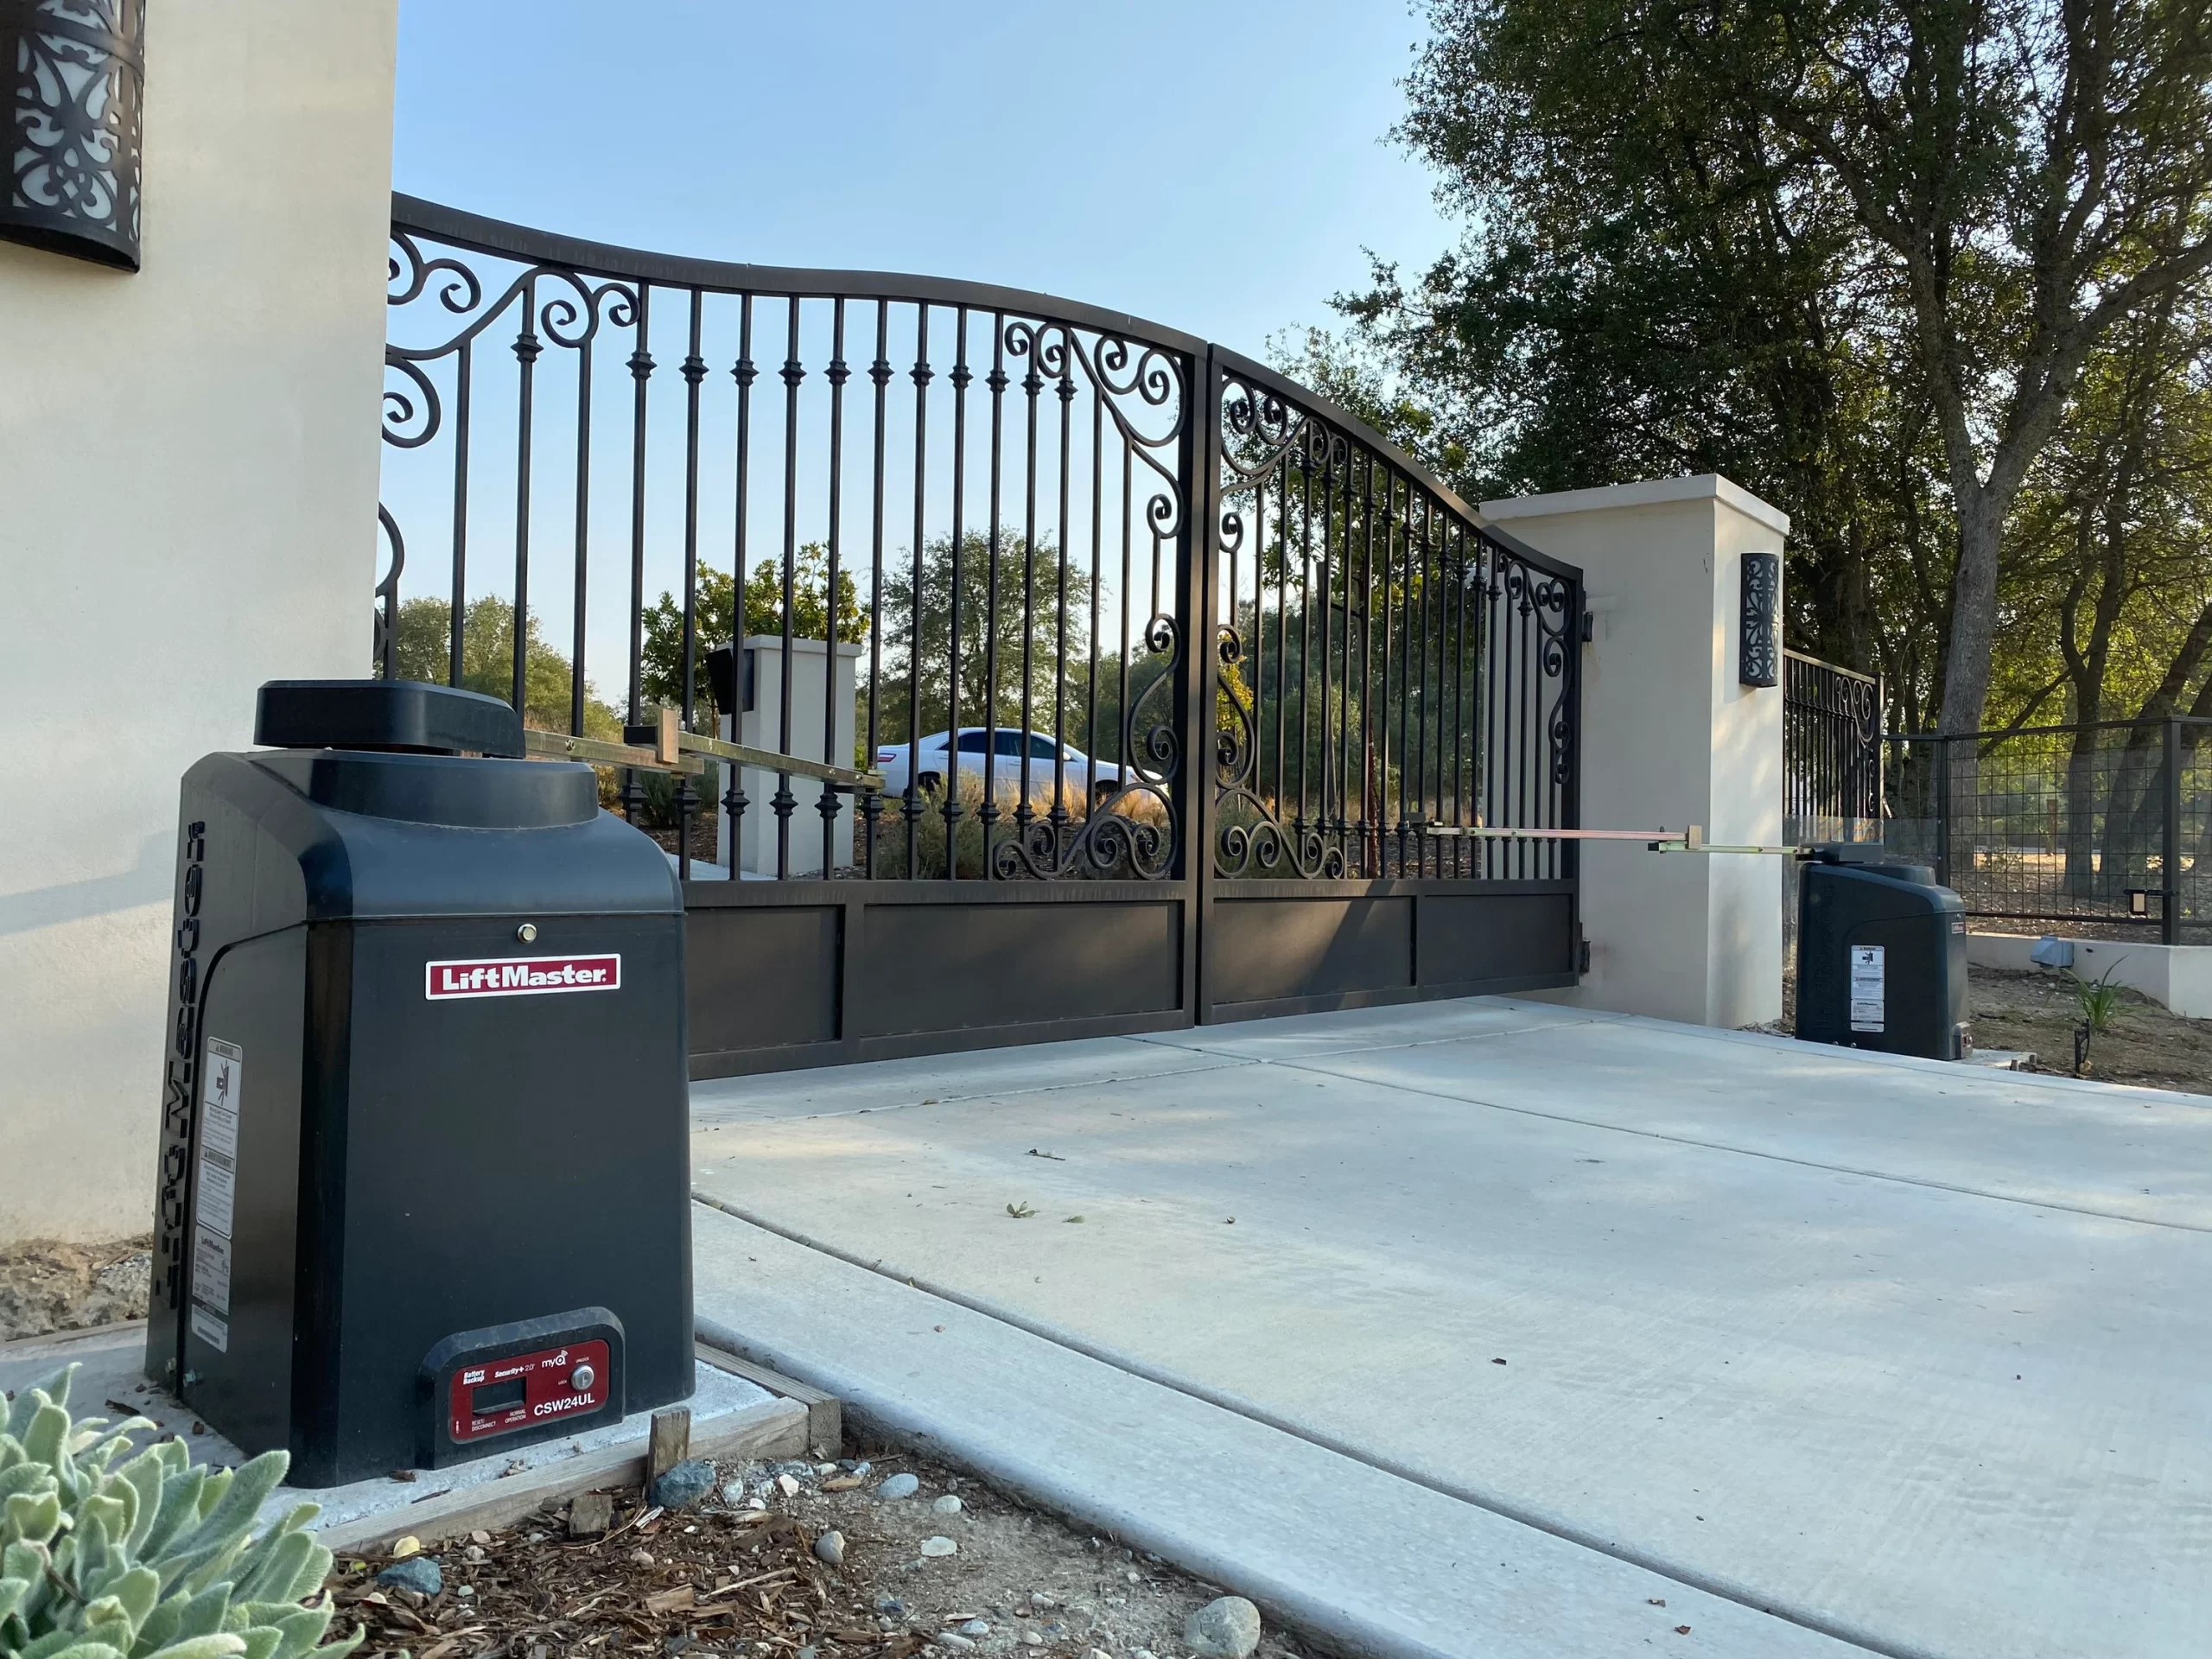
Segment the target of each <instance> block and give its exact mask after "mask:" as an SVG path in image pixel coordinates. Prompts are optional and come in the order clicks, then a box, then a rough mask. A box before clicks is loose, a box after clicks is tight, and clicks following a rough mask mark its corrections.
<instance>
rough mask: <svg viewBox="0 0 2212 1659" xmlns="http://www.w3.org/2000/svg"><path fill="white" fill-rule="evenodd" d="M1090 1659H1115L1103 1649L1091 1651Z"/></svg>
mask: <svg viewBox="0 0 2212 1659" xmlns="http://www.w3.org/2000/svg"><path fill="white" fill-rule="evenodd" d="M1090 1659H1114V1656H1113V1655H1112V1654H1110V1653H1108V1652H1107V1651H1106V1650H1105V1649H1103V1648H1093V1649H1091V1650H1090Z"/></svg>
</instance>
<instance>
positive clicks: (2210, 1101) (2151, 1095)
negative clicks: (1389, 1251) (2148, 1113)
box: [1497, 996, 2212, 1109]
mask: <svg viewBox="0 0 2212 1659" xmlns="http://www.w3.org/2000/svg"><path fill="white" fill-rule="evenodd" d="M1497 1000H1498V1001H1501V1002H1529V1003H1531V1004H1532V1006H1534V1007H1540V1008H1547V1007H1559V1006H1560V1004H1557V1003H1551V1002H1535V1001H1534V1000H1533V999H1531V998H1527V997H1517V996H1501V997H1499V998H1498V999H1497ZM1565 1006H1567V1007H1573V1004H1572V1003H1569V1004H1567V1005H1565ZM1575 1011H1576V1012H1577V1013H1579V1014H1586V1016H1587V1017H1588V1019H1589V1020H1591V1021H1592V1022H1594V1023H1599V1024H1604V1025H1615V1026H1633V1027H1637V1028H1638V1029H1639V1030H1643V1031H1660V1032H1665V1033H1667V1034H1668V1035H1669V1036H1672V1037H1688V1038H1696V1039H1703V1040H1705V1041H1707V1042H1715V1043H1736V1044H1740V1045H1744V1046H1748V1047H1751V1048H1766V1049H1775V1050H1778V1051H1780V1052H1783V1053H1791V1054H1798V1055H1802V1054H1803V1053H1804V1052H1805V1050H1806V1049H1807V1048H1808V1046H1809V1047H1815V1048H1826V1049H1829V1050H1831V1051H1833V1052H1834V1053H1835V1054H1837V1055H1840V1056H1848V1057H1849V1058H1852V1059H1853V1060H1859V1061H1864V1062H1865V1063H1866V1065H1886V1066H1894V1067H1896V1068H1897V1069H1899V1070H1901V1071H1926V1072H1929V1073H1931V1074H1933V1075H1935V1076H1937V1077H1957V1076H1958V1074H1959V1071H1960V1066H1959V1062H1958V1061H1956V1060H1931V1059H1928V1058H1923V1056H1921V1055H1918V1054H1885V1053H1882V1052H1879V1051H1878V1050H1876V1049H1871V1048H1846V1047H1844V1046H1841V1045H1840V1044H1821V1043H1815V1044H1809V1045H1808V1044H1807V1043H1804V1042H1801V1041H1800V1040H1799V1039H1796V1038H1795V1037H1790V1036H1786V1035H1783V1033H1778V1032H1771V1031H1745V1030H1741V1029H1738V1028H1737V1027H1730V1026H1688V1025H1681V1024H1678V1023H1676V1022H1675V1021H1674V1020H1655V1019H1653V1018H1652V1017H1651V1016H1650V1015H1649V1014H1613V1013H1611V1012H1609V1011H1607V1010H1605V1009H1602V1008H1578V1009H1576V1010H1575ZM2005 1077H2006V1078H2007V1079H2008V1080H2010V1081H2011V1082H2012V1083H2013V1084H2015V1085H2016V1086H2018V1087H2020V1088H2024V1089H2033V1090H2046V1091H2048V1092H2050V1093H2053V1094H2088V1095H2095V1096H2101V1097H2103V1098H2105V1099H2107V1100H2126V1099H2130V1098H2134V1097H2142V1098H2144V1099H2145V1100H2147V1101H2148V1102H2150V1103H2154V1104H2157V1105H2160V1106H2174V1105H2183V1106H2195V1107H2198V1108H2200V1109H2202V1108H2206V1107H2212V1095H2193V1094H2190V1092H2189V1091H2188V1090H2182V1089H2152V1088H2149V1087H2146V1086H2145V1085H2144V1084H2137V1083H2099V1082H2098V1081H2097V1080H2096V1079H2095V1078H2094V1077H2058V1076H2056V1075H2054V1074H2053V1073H2051V1072H2049V1071H2008V1072H2006V1073H2005Z"/></svg>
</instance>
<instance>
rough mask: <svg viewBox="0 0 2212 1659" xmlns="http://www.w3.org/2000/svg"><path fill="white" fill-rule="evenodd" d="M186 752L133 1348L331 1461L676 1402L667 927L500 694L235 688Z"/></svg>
mask: <svg viewBox="0 0 2212 1659" xmlns="http://www.w3.org/2000/svg"><path fill="white" fill-rule="evenodd" d="M254 736H255V741H257V742H259V743H263V744H266V745H270V746H271V747H270V750H269V751H268V752H264V753H251V754H213V755H209V756H208V757H207V758H206V759H205V760H201V761H200V762H199V764H198V765H196V766H194V767H193V768H192V769H191V771H190V772H187V773H186V774H185V779H184V791H183V804H182V815H181V819H180V829H179V849H178V863H177V884H176V906H175V921H176V933H175V941H174V945H175V963H173V965H172V978H171V986H170V995H171V1007H170V1021H169V1026H168V1033H167V1039H168V1040H167V1043H166V1045H165V1046H166V1049H167V1052H166V1054H165V1060H166V1075H165V1086H164V1090H163V1105H162V1160H161V1166H160V1168H159V1170H158V1171H157V1173H156V1184H157V1190H156V1220H155V1225H156V1243H155V1262H154V1297H153V1310H152V1315H153V1316H152V1319H151V1321H150V1323H149V1327H148V1336H147V1350H146V1369H147V1372H148V1374H149V1376H151V1377H152V1378H153V1380H155V1381H156V1382H157V1383H162V1385H164V1386H165V1387H167V1388H168V1389H171V1390H172V1391H173V1392H175V1394H176V1395H179V1396H180V1397H181V1399H183V1400H184V1401H185V1402H187V1403H188V1405H190V1406H191V1407H192V1408H193V1409H194V1411H196V1412H197V1413H199V1414H200V1416H201V1417H202V1418H204V1419H205V1420H206V1421H207V1423H208V1424H209V1425H211V1426H212V1427H214V1428H215V1429H217V1430H218V1431H219V1432H220V1433H224V1434H226V1435H227V1436H229V1437H230V1438H231V1439H232V1440H234V1441H236V1442H237V1443H238V1445H239V1446H242V1447H244V1448H245V1450H246V1451H248V1452H260V1451H263V1450H266V1449H268V1448H270V1447H274V1446H283V1447H285V1448H288V1449H289V1451H290V1452H291V1456H292V1473H291V1478H292V1479H293V1480H294V1481H296V1482H298V1483H300V1484H304V1485H310V1486H321V1485H333V1484H339V1483H341V1482H345V1481H349V1480H357V1479H362V1478H367V1477H369V1476H372V1475H381V1474H384V1473H385V1472H387V1471H391V1470H392V1469H395V1468H402V1467H409V1466H422V1467H425V1468H435V1467H437V1466H439V1465H444V1464H448V1463H454V1462H459V1461H461V1460H463V1459H469V1458H477V1457H484V1456H487V1455H490V1454H492V1453H494V1452H505V1451H507V1450H510V1449H512V1448H513V1447H515V1446H520V1445H523V1444H525V1443H527V1442H529V1441H531V1440H539V1439H544V1438H548V1437H550V1436H552V1435H556V1434H572V1433H576V1432H577V1431H578V1430H579V1429H581V1428H585V1427H593V1426H595V1425H599V1424H603V1423H608V1422H613V1421H617V1420H619V1419H620V1418H621V1417H622V1416H623V1415H624V1414H626V1413H627V1412H634V1411H639V1410H642V1409H644V1408H648V1407H652V1406H658V1405H664V1404H666V1403H667V1402H670V1401H672V1400H678V1399H682V1398H683V1397H684V1396H686V1395H689V1394H690V1391H691V1384H692V1376H693V1357H692V1345H691V1268H690V1259H691V1258H690V1219H689V1215H688V1196H687V1192H686V1170H687V1165H686V1154H685V1122H684V1119H685V1098H684V1096H685V1061H684V1034H683V906H682V901H681V898H680V896H679V893H678V892H677V884H676V881H675V879H674V877H673V875H672V874H671V871H670V868H669V865H668V861H667V860H666V858H665V857H664V855H662V853H661V850H660V849H659V848H658V847H657V846H656V845H655V844H654V843H653V842H652V841H651V840H649V839H648V838H647V837H646V836H644V835H642V834H640V833H639V832H638V831H637V830H635V829H632V828H630V827H629V826H628V825H627V824H626V823H623V822H622V821H621V820H620V819H619V818H616V817H612V816H610V815H609V814H607V813H605V812H602V811H601V810H600V807H599V799H598V788H597V780H596V777H595V775H594V772H593V771H592V769H591V768H590V767H589V766H574V765H569V764H564V763H557V762H556V763H546V762H532V761H526V760H522V759H520V758H519V757H520V756H521V754H522V753H523V734H522V726H521V721H519V720H518V718H517V717H516V715H515V713H514V711H513V709H511V708H509V707H508V706H507V705H506V704H505V703H503V702H499V701H497V700H495V699H493V698H490V697H483V696H475V695H474V694H473V693H469V692H466V691H457V690H449V689H448V688H446V687H442V686H429V685H422V684H416V683H407V682H392V681H296V682H276V683H271V684H269V685H266V686H264V687H263V688H262V691H261V698H260V706H259V709H258V711H257V721H256V727H255V733H254Z"/></svg>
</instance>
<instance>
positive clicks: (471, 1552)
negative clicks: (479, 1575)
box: [461, 1544, 484, 1561]
mask: <svg viewBox="0 0 2212 1659" xmlns="http://www.w3.org/2000/svg"><path fill="white" fill-rule="evenodd" d="M483 1559H484V1551H483V1548H482V1547H481V1546H480V1545H477V1544H471V1545H470V1546H469V1547H468V1548H467V1549H464V1550H462V1551H461V1560H464V1561H480V1560H483Z"/></svg>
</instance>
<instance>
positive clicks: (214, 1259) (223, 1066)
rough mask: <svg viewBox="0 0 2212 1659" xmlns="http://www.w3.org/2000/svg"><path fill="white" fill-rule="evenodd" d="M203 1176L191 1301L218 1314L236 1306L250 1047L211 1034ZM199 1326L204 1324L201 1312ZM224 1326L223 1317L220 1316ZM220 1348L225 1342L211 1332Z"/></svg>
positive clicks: (204, 1088)
mask: <svg viewBox="0 0 2212 1659" xmlns="http://www.w3.org/2000/svg"><path fill="white" fill-rule="evenodd" d="M200 1079H201V1081H200V1160H199V1162H200V1180H199V1184H198V1188H197V1191H196V1192H195V1194H194V1200H193V1213H192V1220H193V1243H192V1300H194V1302H196V1303H199V1304H200V1305H201V1306H205V1307H207V1308H208V1309H211V1310H213V1312H214V1313H229V1312H230V1310H231V1235H232V1233H233V1232H234V1231H235V1230H237V1223H236V1219H235V1217H236V1214H237V1208H238V1093H239V1090H241V1089H243V1088H244V1087H245V1050H244V1049H242V1048H240V1047H239V1046H238V1045H237V1044H236V1043H226V1042H225V1041H224V1040H223V1039H221V1038H219V1037H210V1038H209V1039H207V1058H206V1059H205V1060H204V1061H203V1063H202V1064H201V1066H200ZM197 1320H198V1314H197V1313H196V1312H195V1313H194V1321H195V1323H194V1329H195V1330H197V1329H198V1328H199V1326H198V1324H197ZM215 1323H216V1325H218V1326H219V1325H220V1323H221V1322H220V1321H219V1320H218V1321H215ZM207 1340H209V1341H210V1342H213V1343H214V1344H215V1345H216V1346H217V1347H221V1346H222V1343H221V1342H220V1340H219V1339H218V1338H213V1337H209V1338H207Z"/></svg>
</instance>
